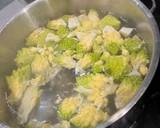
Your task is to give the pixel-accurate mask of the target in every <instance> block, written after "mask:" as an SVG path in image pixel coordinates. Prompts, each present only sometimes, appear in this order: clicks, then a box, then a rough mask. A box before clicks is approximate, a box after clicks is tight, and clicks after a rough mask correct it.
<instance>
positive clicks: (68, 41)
mask: <svg viewBox="0 0 160 128" xmlns="http://www.w3.org/2000/svg"><path fill="white" fill-rule="evenodd" d="M77 43H78V41H77V40H75V39H73V38H64V39H63V40H61V41H60V42H59V46H58V50H60V51H64V50H74V49H76V47H77Z"/></svg>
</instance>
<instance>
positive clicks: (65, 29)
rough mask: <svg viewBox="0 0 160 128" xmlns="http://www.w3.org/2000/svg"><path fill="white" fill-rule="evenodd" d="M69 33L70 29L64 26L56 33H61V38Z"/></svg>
mask: <svg viewBox="0 0 160 128" xmlns="http://www.w3.org/2000/svg"><path fill="white" fill-rule="evenodd" d="M68 33H69V29H68V28H66V27H64V26H61V27H60V28H59V29H58V30H57V32H56V34H57V35H59V36H60V37H61V38H64V37H66V36H67V35H68Z"/></svg>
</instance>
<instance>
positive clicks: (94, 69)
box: [92, 60, 104, 73]
mask: <svg viewBox="0 0 160 128" xmlns="http://www.w3.org/2000/svg"><path fill="white" fill-rule="evenodd" d="M103 71H104V63H103V61H102V60H99V61H97V62H96V63H94V65H93V66H92V72H93V73H101V72H103Z"/></svg>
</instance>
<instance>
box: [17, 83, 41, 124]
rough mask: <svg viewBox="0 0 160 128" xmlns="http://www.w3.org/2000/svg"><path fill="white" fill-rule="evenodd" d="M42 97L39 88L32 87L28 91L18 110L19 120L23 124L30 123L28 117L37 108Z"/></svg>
mask: <svg viewBox="0 0 160 128" xmlns="http://www.w3.org/2000/svg"><path fill="white" fill-rule="evenodd" d="M40 95H41V90H40V89H39V88H38V87H37V86H30V87H28V88H27V89H26V91H25V93H24V96H23V99H22V101H21V104H20V106H19V108H18V119H19V120H20V123H21V124H24V123H26V122H27V121H28V116H29V114H30V113H31V111H32V110H33V108H34V107H35V106H36V104H37V102H38V99H39V98H40Z"/></svg>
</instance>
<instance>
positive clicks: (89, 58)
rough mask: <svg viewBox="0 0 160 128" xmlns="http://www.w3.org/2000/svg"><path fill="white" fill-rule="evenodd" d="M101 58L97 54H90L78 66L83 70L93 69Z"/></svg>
mask: <svg viewBox="0 0 160 128" xmlns="http://www.w3.org/2000/svg"><path fill="white" fill-rule="evenodd" d="M99 58H100V56H99V55H98V54H96V53H88V54H86V55H84V57H83V58H81V59H80V60H79V61H78V65H79V66H80V67H81V68H82V69H87V68H89V67H91V66H92V65H93V64H94V63H95V62H96V61H97V60H98V59H99Z"/></svg>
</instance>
